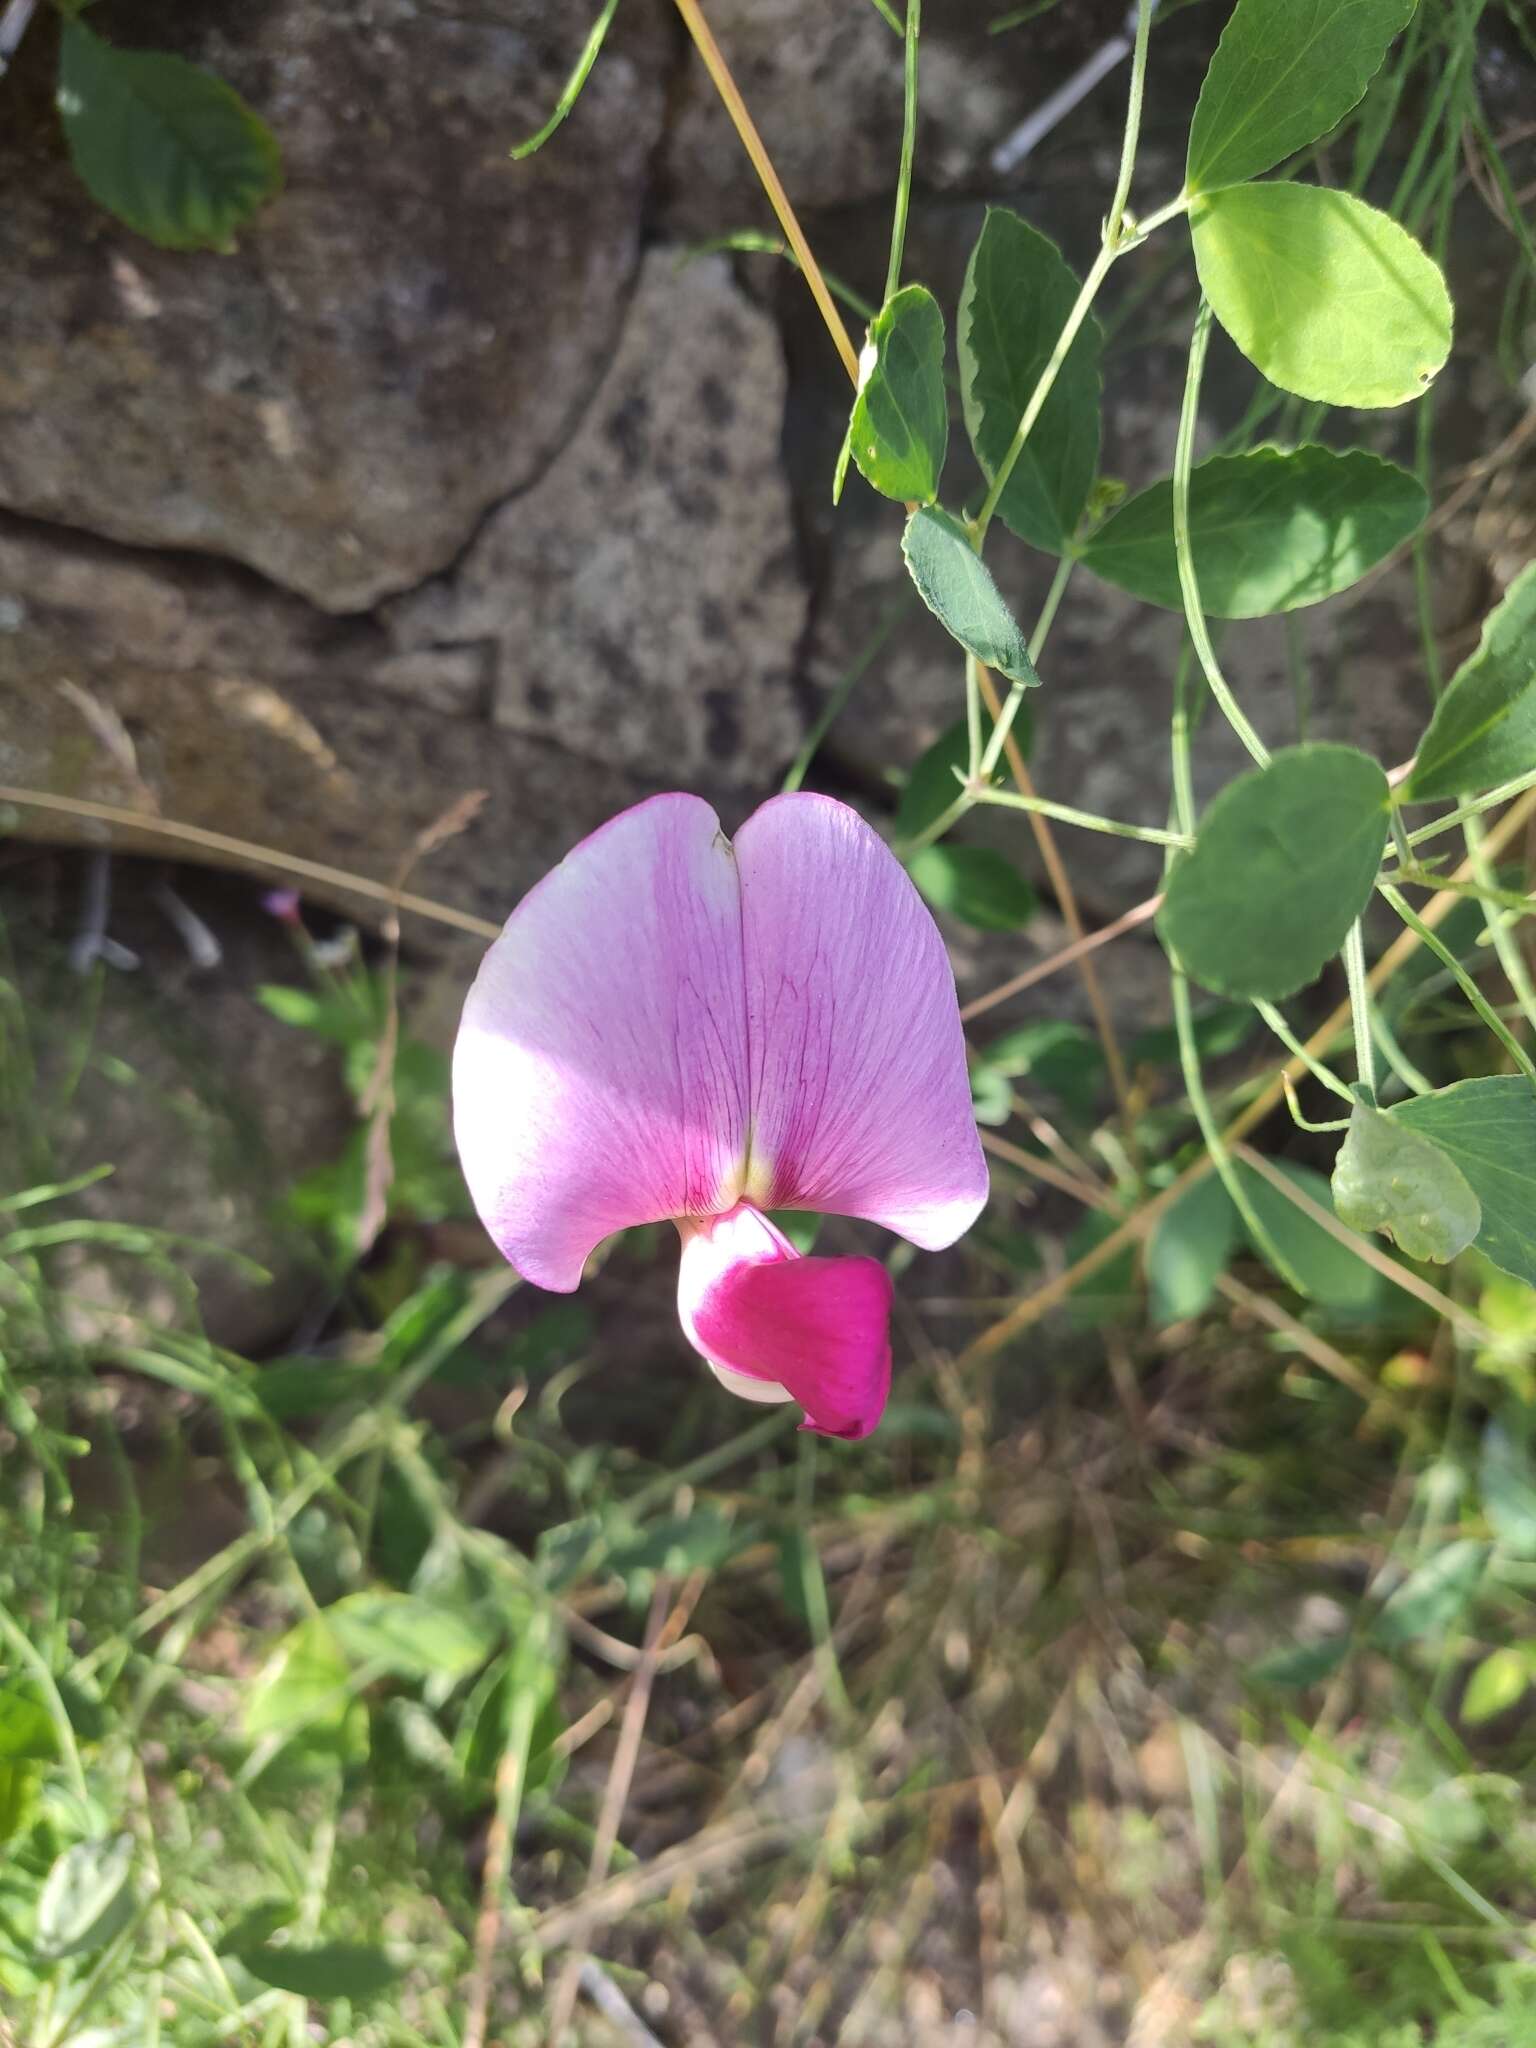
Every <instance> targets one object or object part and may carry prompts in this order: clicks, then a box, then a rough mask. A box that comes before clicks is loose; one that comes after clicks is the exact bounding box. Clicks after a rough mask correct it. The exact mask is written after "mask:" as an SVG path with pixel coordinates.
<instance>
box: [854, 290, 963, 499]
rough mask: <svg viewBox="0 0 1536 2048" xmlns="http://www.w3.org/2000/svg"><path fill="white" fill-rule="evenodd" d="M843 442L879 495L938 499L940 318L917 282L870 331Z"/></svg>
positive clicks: (944, 436) (890, 302)
mask: <svg viewBox="0 0 1536 2048" xmlns="http://www.w3.org/2000/svg"><path fill="white" fill-rule="evenodd" d="M848 445H849V448H850V450H851V452H852V455H853V459H854V461H855V462H856V463H857V464H858V466H859V469H860V470H861V472H862V473H863V475H864V477H865V479H866V481H868V482H869V483H871V484H873V485H874V487H875V489H876V490H877V491H882V492H883V493H884V494H885V496H886V497H888V498H899V499H901V500H902V501H904V502H906V501H909V500H911V499H914V498H915V499H916V500H917V502H918V503H919V504H921V505H928V504H931V503H932V502H933V500H934V498H935V497H936V496H937V495H938V489H939V475H940V472H941V471H942V469H943V467H944V456H945V452H946V450H947V449H948V447H949V400H948V397H947V395H946V393H945V390H944V315H943V314H942V313H941V312H940V311H939V307H938V301H937V300H936V299H935V298H934V296H933V294H932V292H930V291H927V290H925V289H924V287H923V286H922V285H920V284H909V285H907V286H906V287H905V288H904V289H903V290H901V291H899V292H897V293H896V295H895V296H894V298H890V299H887V300H886V302H885V304H884V305H883V306H882V307H881V308H880V311H879V312H878V313H877V314H876V316H875V318H874V321H873V322H872V324H871V326H870V330H869V340H868V341H867V342H866V343H865V345H864V352H863V354H862V355H861V356H860V357H859V391H858V396H857V397H856V398H855V399H854V401H853V417H852V420H851V421H850V424H849V439H848Z"/></svg>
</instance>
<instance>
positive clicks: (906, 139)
mask: <svg viewBox="0 0 1536 2048" xmlns="http://www.w3.org/2000/svg"><path fill="white" fill-rule="evenodd" d="M922 11H923V0H907V27H906V35H905V43H906V51H905V57H904V61H903V85H904V98H903V105H902V120H901V168H900V170H899V171H898V173H897V177H896V205H895V209H894V211H893V213H892V216H891V260H890V263H889V264H888V266H887V268H886V273H885V296H886V297H887V298H888V299H890V298H894V297H895V295H896V293H897V292H898V291H899V290H900V289H901V256H902V250H903V249H904V247H905V246H906V239H907V204H908V201H909V199H910V198H911V194H912V159H913V156H914V154H915V153H916V149H917V38H918V32H919V26H920V18H921V15H922Z"/></svg>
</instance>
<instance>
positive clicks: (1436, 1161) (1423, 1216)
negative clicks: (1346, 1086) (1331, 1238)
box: [1333, 1102, 1483, 1266]
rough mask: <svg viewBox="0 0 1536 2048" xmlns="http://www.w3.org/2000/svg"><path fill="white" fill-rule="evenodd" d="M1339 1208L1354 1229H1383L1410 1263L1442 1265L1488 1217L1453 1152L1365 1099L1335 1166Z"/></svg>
mask: <svg viewBox="0 0 1536 2048" xmlns="http://www.w3.org/2000/svg"><path fill="white" fill-rule="evenodd" d="M1333 1206H1334V1208H1335V1210H1336V1211H1337V1213H1338V1218H1339V1221H1340V1222H1341V1223H1347V1224H1348V1225H1349V1227H1350V1229H1351V1230H1359V1231H1365V1232H1369V1231H1373V1230H1379V1231H1383V1232H1384V1233H1385V1234H1386V1235H1387V1236H1388V1237H1390V1238H1391V1239H1392V1240H1393V1242H1394V1243H1396V1244H1397V1245H1398V1246H1399V1247H1400V1248H1401V1249H1402V1250H1403V1251H1404V1252H1405V1253H1406V1254H1407V1256H1408V1257H1409V1258H1410V1259H1430V1260H1433V1261H1434V1262H1435V1263H1436V1264H1437V1265H1442V1266H1443V1265H1445V1264H1446V1263H1447V1262H1448V1261H1449V1260H1451V1259H1454V1258H1455V1256H1456V1254H1457V1253H1458V1252H1460V1251H1465V1250H1466V1248H1467V1246H1468V1245H1469V1244H1470V1243H1471V1242H1472V1240H1473V1238H1474V1237H1476V1235H1477V1233H1478V1228H1479V1226H1480V1225H1481V1223H1482V1220H1483V1212H1482V1204H1481V1203H1480V1202H1479V1201H1478V1199H1477V1196H1476V1195H1475V1194H1474V1193H1473V1192H1472V1189H1471V1187H1470V1186H1469V1185H1468V1183H1467V1179H1466V1176H1465V1174H1463V1173H1462V1171H1461V1169H1460V1167H1459V1166H1457V1164H1456V1162H1455V1161H1454V1160H1453V1159H1452V1158H1451V1156H1450V1154H1449V1153H1447V1152H1443V1151H1442V1150H1441V1149H1440V1147H1439V1146H1438V1145H1436V1144H1434V1143H1433V1142H1432V1141H1431V1140H1430V1139H1428V1138H1424V1137H1421V1136H1420V1135H1419V1134H1418V1132H1416V1131H1413V1130H1410V1129H1408V1128H1406V1127H1405V1126H1404V1125H1403V1124H1401V1123H1397V1122H1395V1121H1394V1120H1393V1119H1392V1118H1391V1117H1390V1116H1387V1115H1385V1114H1384V1113H1383V1112H1382V1111H1381V1110H1379V1109H1371V1108H1369V1107H1368V1106H1367V1105H1366V1104H1365V1103H1363V1102H1357V1103H1356V1104H1355V1106H1354V1109H1353V1110H1352V1111H1351V1113H1350V1119H1349V1130H1348V1132H1347V1133H1346V1135H1345V1139H1344V1143H1343V1144H1342V1145H1341V1146H1340V1147H1339V1156H1338V1158H1337V1159H1336V1160H1335V1162H1334V1168H1333Z"/></svg>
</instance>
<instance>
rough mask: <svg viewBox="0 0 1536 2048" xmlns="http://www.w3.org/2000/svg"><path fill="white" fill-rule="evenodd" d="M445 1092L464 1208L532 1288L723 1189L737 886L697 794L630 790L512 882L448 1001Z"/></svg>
mask: <svg viewBox="0 0 1536 2048" xmlns="http://www.w3.org/2000/svg"><path fill="white" fill-rule="evenodd" d="M453 1098H454V1133H455V1136H456V1139H457V1141H458V1147H459V1154H460V1157H461V1159H462V1161H463V1166H464V1175H465V1179H466V1180H467V1181H468V1183H469V1189H470V1193H471V1194H472V1196H473V1197H474V1201H475V1206H476V1208H477V1209H478V1210H479V1212H480V1215H481V1218H482V1220H483V1221H484V1223H485V1225H486V1228H487V1229H488V1230H489V1231H490V1233H491V1235H492V1237H493V1238H494V1239H495V1240H496V1243H497V1244H498V1246H499V1247H500V1248H501V1250H502V1252H503V1253H504V1254H505V1255H506V1257H507V1258H508V1259H510V1260H511V1262H512V1264H513V1265H514V1266H516V1267H517V1269H518V1271H519V1272H521V1273H522V1274H523V1275H524V1276H525V1277H526V1278H527V1279H529V1280H532V1281H534V1282H536V1283H537V1284H538V1285H539V1286H541V1287H551V1288H556V1289H559V1290H562V1291H568V1290H570V1289H571V1288H573V1287H575V1286H576V1285H577V1283H578V1282H579V1281H580V1278H581V1269H582V1266H583V1264H584V1262H585V1260H586V1258H587V1256H588V1254H589V1253H590V1252H591V1251H592V1250H593V1248H594V1247H595V1246H596V1245H597V1244H598V1243H599V1242H600V1241H601V1240H602V1239H603V1238H605V1237H607V1236H608V1235H609V1234H610V1233H611V1232H613V1231H615V1230H619V1229H622V1228H623V1227H624V1226H626V1225H628V1224H632V1223H648V1222H659V1221H661V1220H662V1219H664V1218H666V1217H670V1216H684V1215H690V1214H692V1215H700V1214H709V1213H710V1212H712V1211H715V1210H719V1209H723V1208H728V1207H729V1206H730V1205H731V1204H732V1203H733V1202H734V1201H736V1200H737V1198H738V1197H739V1195H740V1193H741V1188H740V1185H739V1183H740V1178H741V1171H742V1166H743V1162H744V1157H745V1152H746V1139H747V1115H748V1107H747V1105H748V1068H747V1054H746V1019H745V1003H744V998H743V964H742V951H741V901H740V892H739V888H738V883H737V876H736V865H735V861H734V858H733V856H732V853H731V849H730V846H729V844H728V842H727V841H726V839H725V837H724V835H723V834H722V833H721V830H720V825H719V821H718V819H717V818H716V816H715V814H714V812H713V811H712V810H711V809H710V808H709V806H708V804H706V803H703V802H701V801H700V800H699V799H698V798H697V797H692V796H660V797H653V798H652V799H651V800H650V801H649V802H647V803H643V804H638V805H636V806H635V808H634V809H633V810H629V811H625V812H623V813H621V814H620V816H618V817H617V818H614V819H612V820H611V821H610V822H609V823H608V824H607V825H604V826H603V827H602V828H601V829H600V830H599V831H597V832H594V833H593V834H592V836H591V837H590V838H588V839H584V840H583V841H582V842H581V844H580V845H579V846H578V847H576V848H575V850H574V851H573V852H572V853H570V854H568V855H567V856H566V858H565V859H564V860H563V861H562V862H561V863H560V865H559V866H558V867H557V868H555V869H554V871H553V872H552V873H551V874H549V875H547V876H546V877H545V879H544V880H543V881H542V882H540V883H539V884H538V886H537V887H536V888H535V889H533V890H531V891H530V892H529V894H528V895H527V896H525V897H524V899H523V901H522V902H521V903H520V904H519V905H518V907H517V909H516V910H514V911H513V913H512V915H511V917H510V918H509V919H508V920H507V924H506V928H505V930H504V931H503V932H502V934H501V936H500V938H498V939H497V940H496V941H495V942H494V944H493V945H492V946H491V948H490V951H489V952H488V953H487V954H486V956H485V959H484V961H483V962H482V964H481V968H480V972H479V975H478V976H477V978H476V980H475V984H474V986H473V988H472V989H471V990H470V993H469V997H468V999H467V1001H466V1003H465V1005H464V1015H463V1020H462V1022H461V1024H460V1027H459V1035H458V1039H457V1042H456V1044H455V1047H454V1061H453Z"/></svg>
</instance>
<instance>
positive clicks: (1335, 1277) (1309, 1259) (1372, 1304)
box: [1237, 1159, 1387, 1321]
mask: <svg viewBox="0 0 1536 2048" xmlns="http://www.w3.org/2000/svg"><path fill="white" fill-rule="evenodd" d="M1275 1165H1276V1168H1277V1170H1278V1171H1279V1172H1280V1173H1281V1174H1282V1175H1283V1176H1284V1177H1285V1179H1286V1180H1288V1181H1289V1182H1290V1183H1291V1185H1292V1187H1294V1188H1298V1189H1299V1190H1300V1191H1301V1193H1302V1194H1304V1195H1308V1196H1310V1197H1311V1199H1312V1200H1313V1201H1314V1202H1316V1203H1317V1205H1318V1207H1319V1208H1320V1209H1326V1210H1328V1211H1329V1212H1330V1213H1331V1212H1332V1209H1333V1196H1332V1194H1331V1193H1330V1191H1329V1187H1328V1183H1327V1181H1325V1180H1324V1179H1323V1177H1322V1175H1321V1174H1320V1173H1314V1172H1313V1171H1312V1169H1311V1168H1310V1167H1308V1166H1293V1165H1292V1164H1291V1163H1290V1161H1289V1160H1284V1159H1280V1160H1276V1161H1275ZM1237 1171H1238V1174H1239V1175H1240V1176H1241V1179H1242V1183H1243V1190H1244V1192H1245V1194H1246V1195H1247V1197H1248V1200H1249V1202H1250V1203H1251V1204H1252V1206H1253V1209H1254V1213H1255V1214H1256V1215H1257V1217H1258V1219H1259V1222H1260V1223H1261V1224H1262V1226H1263V1228H1264V1230H1265V1231H1266V1232H1267V1234H1268V1235H1269V1237H1270V1238H1271V1239H1272V1240H1273V1242H1274V1247H1275V1250H1276V1251H1277V1252H1278V1253H1279V1254H1280V1256H1281V1258H1282V1259H1284V1261H1285V1263H1286V1266H1287V1268H1288V1269H1289V1271H1290V1272H1291V1273H1292V1274H1293V1275H1294V1276H1295V1278H1296V1280H1297V1282H1298V1283H1299V1284H1300V1286H1301V1289H1302V1292H1303V1293H1304V1294H1305V1295H1306V1296H1307V1298H1308V1299H1309V1300H1311V1301H1315V1302H1317V1303H1318V1304H1319V1305H1320V1306H1321V1307H1323V1308H1326V1309H1331V1310H1332V1311H1333V1312H1334V1314H1335V1315H1338V1316H1341V1317H1344V1318H1346V1319H1348V1320H1350V1321H1364V1320H1369V1319H1371V1318H1372V1317H1373V1316H1374V1315H1375V1313H1376V1311H1377V1308H1378V1306H1379V1304H1380V1302H1381V1297H1382V1290H1383V1288H1384V1287H1385V1286H1386V1284H1387V1283H1386V1282H1385V1281H1384V1280H1383V1279H1382V1278H1381V1276H1380V1275H1379V1274H1378V1273H1376V1272H1374V1271H1373V1270H1372V1268H1371V1267H1369V1266H1368V1265H1367V1264H1366V1263H1365V1261H1364V1259H1362V1258H1361V1257H1360V1256H1359V1255H1358V1254H1357V1253H1355V1252H1353V1251H1351V1250H1350V1248H1349V1246H1348V1245H1347V1244H1342V1243H1340V1241H1339V1239H1338V1238H1336V1237H1334V1236H1333V1235H1332V1234H1331V1233H1330V1232H1329V1231H1326V1230H1325V1229H1324V1228H1323V1226H1322V1225H1321V1224H1320V1223H1315V1222H1314V1221H1313V1220H1312V1218H1311V1217H1310V1216H1308V1215H1306V1214H1305V1213H1304V1212H1303V1211H1302V1210H1301V1209H1298V1208H1297V1206H1296V1204H1295V1203H1294V1202H1293V1201H1291V1200H1290V1199H1289V1198H1288V1197H1287V1196H1286V1194H1285V1193H1284V1191H1283V1190H1282V1189H1280V1188H1277V1187H1276V1186H1275V1185H1274V1183H1273V1182H1272V1181H1271V1180H1269V1179H1267V1178H1266V1176H1265V1175H1263V1174H1262V1173H1260V1172H1259V1171H1258V1169H1257V1168H1256V1167H1252V1166H1250V1165H1249V1164H1248V1162H1247V1161H1246V1160H1239V1161H1238V1165H1237ZM1245 1234H1246V1233H1245ZM1252 1249H1253V1251H1254V1252H1255V1253H1256V1255H1257V1256H1258V1257H1259V1258H1261V1259H1265V1260H1266V1261H1267V1259H1268V1257H1269V1254H1268V1252H1267V1251H1266V1249H1265V1247H1264V1246H1263V1245H1261V1244H1258V1243H1254V1244H1253V1246H1252Z"/></svg>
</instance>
